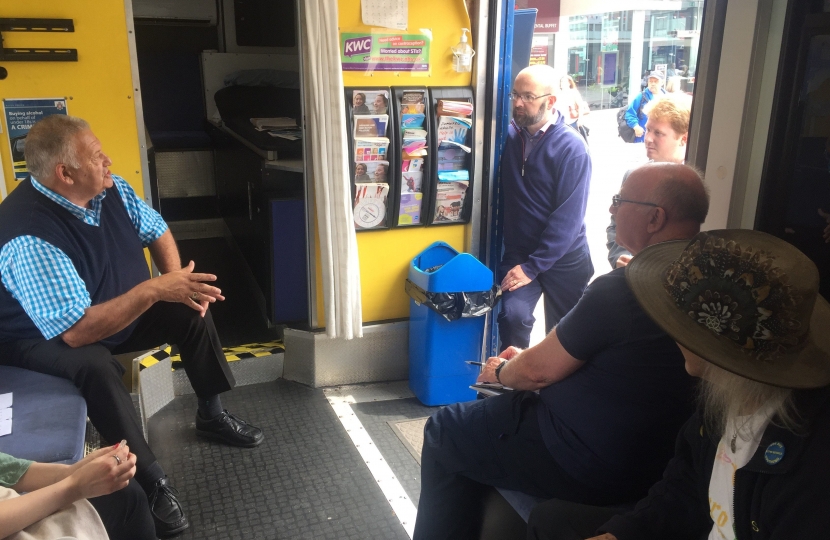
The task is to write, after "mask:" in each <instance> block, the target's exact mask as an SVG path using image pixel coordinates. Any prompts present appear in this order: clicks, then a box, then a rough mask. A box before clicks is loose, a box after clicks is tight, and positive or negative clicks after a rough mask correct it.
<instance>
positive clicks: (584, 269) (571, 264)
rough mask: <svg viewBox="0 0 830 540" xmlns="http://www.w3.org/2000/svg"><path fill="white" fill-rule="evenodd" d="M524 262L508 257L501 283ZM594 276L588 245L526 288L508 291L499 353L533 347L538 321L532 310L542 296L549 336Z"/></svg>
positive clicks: (501, 317) (500, 321)
mask: <svg viewBox="0 0 830 540" xmlns="http://www.w3.org/2000/svg"><path fill="white" fill-rule="evenodd" d="M525 260H526V258H525V259H522V260H519V258H517V257H514V256H509V255H507V254H506V255H505V257H504V260H503V261H502V263H501V264H500V266H499V282H501V280H502V279H503V278H504V276H505V275H506V274H507V272H508V271H510V269H511V268H513V267H514V266H516V265H517V264H522V263H524V262H525ZM593 275H594V265H593V263H591V254H590V252H589V251H588V247H587V246H585V247H583V248H580V249H579V250H577V251H573V252H571V253H568V254H567V255H565V256H564V257H562V258H561V259H560V260H559V261H557V263H556V264H555V265H553V267H552V268H551V269H549V270H547V271H546V272H543V273H541V274H539V275H538V276H536V279H534V280H533V281H531V282H530V283H528V284H526V285H525V286H523V287H519V288H518V289H516V290H515V291H513V292H505V293H504V294H503V296H502V306H501V312H500V313H499V316H498V324H499V339H500V341H501V349H500V350H504V349H506V348H507V347H509V346H511V345H513V346H514V347H519V348H520V349H526V348H527V347H528V346H529V345H530V331H531V330H532V329H533V323H534V322H535V321H536V319H535V317H533V310H534V309H536V304H537V303H538V302H539V297H540V296H541V295H542V294H544V295H545V334H547V333H549V332H550V331H551V330H552V329H553V327H554V326H556V325H557V324H558V323H559V320H560V319H561V318H562V317H564V316H565V315H566V314H567V313H568V312H569V311H570V310H571V309H573V307H574V306H575V305H576V303H577V302H579V299H580V298H582V293H583V292H585V287H586V286H587V285H588V281H589V280H590V279H591V276H593Z"/></svg>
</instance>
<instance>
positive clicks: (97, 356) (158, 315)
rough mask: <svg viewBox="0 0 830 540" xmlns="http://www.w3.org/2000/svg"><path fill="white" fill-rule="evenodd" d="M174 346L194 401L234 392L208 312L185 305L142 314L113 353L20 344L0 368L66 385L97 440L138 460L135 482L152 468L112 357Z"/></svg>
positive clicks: (53, 343)
mask: <svg viewBox="0 0 830 540" xmlns="http://www.w3.org/2000/svg"><path fill="white" fill-rule="evenodd" d="M163 343H170V344H176V345H178V347H179V351H180V353H181V357H182V364H183V365H184V369H185V372H186V373H187V376H188V378H189V379H190V383H191V385H192V386H193V389H194V390H195V391H196V395H197V396H199V397H210V396H214V395H216V394H219V393H221V392H225V391H227V390H230V389H231V388H233V386H234V379H233V375H231V372H230V368H229V367H228V363H227V361H226V360H225V355H224V354H223V353H222V345H221V344H220V343H219V338H218V337H217V335H216V328H215V327H214V326H213V318H212V317H211V315H210V311H208V312H207V314H206V315H205V317H204V318H202V317H201V316H200V314H199V312H198V311H194V310H192V309H190V308H189V307H187V306H185V305H184V304H178V303H169V302H158V303H156V304H154V305H153V306H152V307H151V308H150V309H148V310H147V311H146V312H144V314H143V315H141V317H139V319H138V324H137V325H136V328H135V330H133V332H132V334H131V335H130V337H129V338H128V339H127V340H126V341H125V342H124V343H122V344H120V345H118V346H117V347H116V348H115V349H113V350H112V351H110V350H108V349H107V348H106V347H104V346H103V345H100V344H92V345H86V346H83V347H78V348H74V349H73V348H72V347H70V346H69V345H67V344H66V343H64V342H63V340H62V339H61V338H60V337H55V338H52V339H50V340H45V339H24V340H20V341H16V342H12V343H9V344H8V347H7V352H6V354H4V355H0V364H3V365H8V366H15V367H20V368H24V369H30V370H32V371H38V372H40V373H46V374H48V375H54V376H56V377H62V378H64V379H69V380H70V381H72V382H73V383H75V386H77V387H78V388H79V389H80V391H81V394H82V395H83V396H84V399H86V405H87V414H88V415H89V419H90V420H91V421H92V425H94V426H95V429H97V430H98V432H99V433H100V434H101V437H103V439H104V440H105V441H107V442H108V443H110V444H115V443H117V442H119V441H120V440H121V439H126V440H127V444H129V446H130V451H131V452H133V453H134V454H135V455H136V458H137V472H136V478H137V479H138V480H139V481H140V482H142V483H144V482H143V480H149V481H151V482H152V481H153V480H155V479H153V478H144V477H143V473H144V472H145V471H146V470H147V468H148V467H149V466H150V465H152V464H153V463H155V461H156V457H155V455H153V452H152V451H151V450H150V446H149V445H148V444H147V441H145V440H144V432H143V430H142V429H141V420H140V419H139V418H138V414H137V413H136V410H135V407H134V406H133V402H132V399H131V398H130V394H129V392H128V391H127V389H126V388H125V387H124V383H123V382H122V381H121V376H122V375H123V373H124V368H123V367H122V366H121V364H120V363H119V362H118V361H117V360H116V359H115V358H113V356H112V355H113V354H119V353H122V352H131V351H139V350H143V349H151V348H153V347H158V346H159V345H161V344H163Z"/></svg>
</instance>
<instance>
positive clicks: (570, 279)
mask: <svg viewBox="0 0 830 540" xmlns="http://www.w3.org/2000/svg"><path fill="white" fill-rule="evenodd" d="M558 81H559V77H558V76H557V74H556V72H555V71H554V70H553V68H551V67H550V66H542V65H537V66H530V67H528V68H525V69H523V70H522V71H521V72H519V75H518V76H517V77H516V80H515V82H514V83H513V91H512V92H511V93H510V99H511V100H512V102H513V121H512V122H511V124H510V128H509V133H508V136H507V144H506V145H505V148H504V155H503V157H502V161H501V178H502V185H503V193H504V255H503V257H502V261H501V265H500V267H499V275H500V277H501V288H502V291H504V293H505V294H504V300H503V303H502V311H501V313H500V314H499V318H498V324H499V335H500V336H501V345H502V349H504V348H507V347H509V346H514V347H519V348H522V349H524V348H527V347H528V346H529V345H530V331H531V330H532V328H533V323H534V321H535V319H534V317H533V310H534V308H535V307H536V304H537V302H538V301H539V296H540V295H542V294H544V295H545V333H548V332H550V330H551V329H552V328H553V327H554V326H556V324H557V323H558V322H559V319H561V318H562V317H563V316H564V315H565V314H566V313H568V311H570V310H571V308H573V307H574V305H576V303H577V301H578V300H579V298H580V297H581V296H582V293H583V292H584V291H585V287H586V286H587V285H588V280H589V279H591V276H592V275H593V274H594V266H593V264H591V255H590V253H589V251H588V243H587V241H586V238H585V223H584V220H585V206H586V204H587V202H588V188H589V185H590V180H591V157H590V156H589V155H588V147H587V146H586V144H585V141H584V140H583V139H582V137H581V136H580V135H579V133H578V132H577V131H576V130H575V129H573V128H571V127H569V126H568V125H567V124H566V123H565V119H564V118H563V117H562V115H561V114H560V113H559V112H558V111H557V110H556V108H555V104H556V92H557V91H558Z"/></svg>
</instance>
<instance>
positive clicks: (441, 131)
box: [423, 86, 476, 225]
mask: <svg viewBox="0 0 830 540" xmlns="http://www.w3.org/2000/svg"><path fill="white" fill-rule="evenodd" d="M429 96H430V100H429V101H430V107H431V109H432V114H430V115H429V117H428V118H429V148H430V152H429V158H430V170H431V171H433V172H432V176H431V178H430V180H431V183H430V186H429V200H428V201H426V200H425V204H424V206H425V209H424V212H423V214H424V218H425V221H424V222H425V223H426V224H428V225H454V224H459V223H467V222H469V221H470V214H471V212H472V197H471V194H472V191H471V189H470V188H472V186H473V182H474V181H475V180H474V179H475V173H476V171H475V170H474V168H475V165H474V164H475V144H474V138H473V133H474V132H475V127H476V126H475V111H472V113H471V114H470V115H469V117H468V118H467V122H468V124H469V126H470V127H469V128H467V129H466V133H464V132H463V131H464V130H463V129H462V128H463V127H464V126H463V125H462V126H461V128H459V130H457V131H456V135H455V136H454V137H447V129H446V128H447V124H446V123H445V124H444V126H443V127H442V124H441V118H442V117H452V116H456V115H454V114H446V113H445V114H444V115H442V114H441V113H442V109H441V108H439V106H438V105H439V101H441V100H448V101H460V102H467V103H470V104H473V103H475V99H474V96H473V89H472V88H470V87H464V86H444V87H432V88H430V89H429ZM459 125H460V124H459ZM442 139H454V141H455V143H458V144H456V145H455V146H450V145H448V143H444V144H443V145H441V142H440V141H441V140H442ZM459 144H460V145H463V146H465V147H467V148H469V149H470V151H469V152H466V151H464V150H463V149H462V148H461V146H459ZM464 171H466V172H467V175H466V176H467V178H468V179H467V180H463V173H464ZM442 177H443V178H442ZM452 178H458V179H457V180H455V179H452ZM465 182H466V189H463V187H464V183H465ZM425 189H426V188H425ZM427 203H428V204H427Z"/></svg>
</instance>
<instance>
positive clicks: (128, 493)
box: [89, 480, 156, 540]
mask: <svg viewBox="0 0 830 540" xmlns="http://www.w3.org/2000/svg"><path fill="white" fill-rule="evenodd" d="M89 502H90V503H92V506H94V507H95V510H96V511H97V512H98V515H99V516H100V517H101V521H103V522H104V527H105V528H106V529H107V534H108V535H109V537H110V540H155V539H156V526H155V524H154V523H153V516H152V515H151V514H150V506H149V504H148V503H147V495H145V494H144V491H143V490H142V489H141V487H140V486H139V485H138V482H136V481H135V480H130V483H129V485H128V486H127V487H125V488H124V489H122V490H119V491H116V492H115V493H110V494H109V495H104V496H102V497H95V498H94V499H89Z"/></svg>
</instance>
